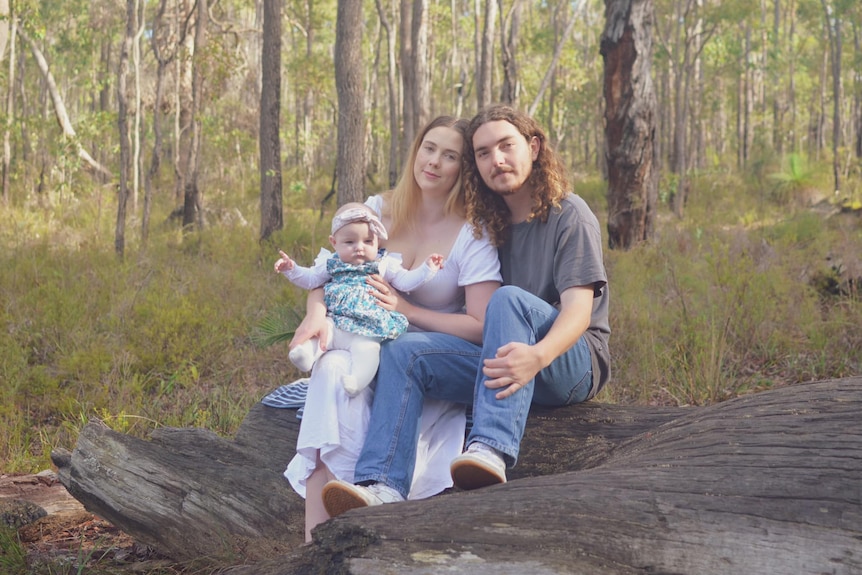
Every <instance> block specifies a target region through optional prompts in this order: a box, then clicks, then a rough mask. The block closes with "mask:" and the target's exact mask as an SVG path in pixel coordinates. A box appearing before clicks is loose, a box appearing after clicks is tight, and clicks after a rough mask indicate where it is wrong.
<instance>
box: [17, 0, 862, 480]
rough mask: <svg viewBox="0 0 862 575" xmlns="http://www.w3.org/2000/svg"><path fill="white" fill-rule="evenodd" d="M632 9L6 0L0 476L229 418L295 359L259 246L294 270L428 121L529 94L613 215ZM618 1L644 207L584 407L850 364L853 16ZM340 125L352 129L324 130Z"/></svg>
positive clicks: (283, 302)
mask: <svg viewBox="0 0 862 575" xmlns="http://www.w3.org/2000/svg"><path fill="white" fill-rule="evenodd" d="M626 3H627V2H626V1H625V0H605V1H604V2H602V1H600V0H563V1H560V2H524V1H522V0H474V1H473V2H467V1H464V0H447V1H442V0H433V1H432V0H414V1H411V0H403V1H401V2H400V3H398V2H394V1H392V0H390V1H389V2H385V1H383V0H376V1H375V2H370V1H365V2H363V1H361V0H346V1H342V2H335V1H333V0H317V1H312V0H306V1H301V0H285V1H284V2H278V1H275V0H272V1H270V0H254V1H253V0H244V1H240V0H215V1H213V0H210V1H207V0H198V1H197V2H196V3H192V2H191V1H189V0H158V1H156V0H128V1H127V2H120V1H118V0H87V1H84V0H26V1H17V0H12V1H8V0H0V12H5V13H6V14H9V15H10V16H9V17H8V18H6V19H5V20H4V23H5V24H6V26H5V30H6V35H5V41H4V38H3V37H0V43H2V45H3V47H4V50H3V54H2V55H3V59H2V67H0V94H3V98H2V100H3V104H2V105H1V106H0V107H1V108H2V114H0V116H2V118H3V121H2V126H3V148H4V150H3V158H4V161H3V166H2V207H0V242H2V244H0V245H2V250H0V270H2V272H0V326H2V329H0V434H2V436H3V437H5V438H6V441H5V442H4V443H3V444H0V462H2V464H0V465H2V470H3V471H4V472H13V471H37V470H40V469H44V468H46V467H48V466H50V459H49V455H50V452H51V450H52V449H54V448H56V447H65V448H71V447H72V446H74V443H75V439H76V437H77V433H78V431H79V429H80V428H81V427H82V426H83V425H84V424H85V423H86V422H87V421H88V420H90V419H92V418H97V419H100V420H102V421H104V422H105V423H106V424H107V425H110V426H111V427H113V428H115V429H118V430H121V431H125V432H129V433H134V434H140V435H145V434H146V433H147V432H148V431H149V430H150V429H152V428H153V427H154V426H200V427H206V428H208V429H212V430H214V431H216V432H218V433H221V434H231V433H232V432H233V431H234V430H235V429H236V427H237V426H238V424H239V423H240V421H241V420H242V418H243V417H244V415H245V414H246V412H247V410H248V408H249V407H250V406H251V405H252V404H253V403H254V402H257V401H259V399H260V398H261V397H262V395H263V394H265V393H266V392H267V391H269V390H271V389H273V388H275V387H277V386H278V385H280V384H282V383H285V382H287V381H291V380H292V379H294V378H295V377H297V376H298V375H300V374H298V373H297V372H296V371H295V369H294V368H293V367H292V366H291V365H290V362H289V361H288V360H287V357H286V344H285V343H284V342H283V341H282V342H278V343H276V344H275V345H270V344H272V343H273V340H272V337H271V336H272V333H273V332H274V331H278V330H279V329H281V328H283V327H284V326H288V327H289V326H292V325H295V324H296V323H297V322H298V320H299V318H300V317H301V315H302V313H303V310H304V298H305V294H304V293H303V292H302V291H301V290H299V289H298V288H295V287H293V286H291V285H290V284H289V282H286V281H285V280H284V279H283V278H280V277H279V276H277V275H275V274H273V272H272V262H273V261H274V260H275V259H276V257H277V251H276V250H277V248H283V249H285V250H286V251H288V252H289V253H291V254H292V255H296V257H297V258H298V259H299V260H300V261H305V262H306V263H307V262H310V261H311V259H312V258H313V256H314V254H315V253H316V251H317V249H318V248H319V247H320V245H322V244H323V243H324V242H325V238H326V235H327V229H326V228H327V225H326V222H327V221H328V216H327V214H331V212H332V210H333V209H334V207H335V205H336V203H338V202H341V201H344V199H345V198H346V194H357V195H358V196H360V197H364V196H366V195H368V194H372V193H378V192H381V191H384V190H386V189H388V188H389V187H390V186H391V184H392V183H393V181H394V178H395V177H396V175H397V174H398V173H399V171H400V169H401V162H402V159H403V158H404V155H405V146H406V145H407V144H409V142H410V141H411V139H412V136H413V133H415V130H416V126H418V125H421V124H422V123H423V122H424V121H425V120H427V119H429V118H431V117H433V116H435V115H437V114H442V113H448V114H456V115H463V116H466V117H469V116H471V115H472V114H473V113H474V112H475V111H476V110H477V109H478V108H479V107H480V106H481V105H482V104H484V103H488V102H491V101H508V102H511V103H512V104H513V105H515V106H518V107H520V108H523V109H525V110H528V111H529V112H530V113H531V114H533V115H535V116H536V117H537V118H538V120H539V121H540V122H541V123H542V124H543V125H544V126H545V127H546V128H547V130H548V133H549V136H550V140H551V143H552V145H553V146H554V147H555V148H556V149H557V150H558V151H559V152H560V153H561V154H562V155H563V157H564V158H565V160H566V163H567V165H568V166H569V167H570V169H571V176H572V180H573V183H574V187H575V191H576V192H577V193H579V194H580V195H582V196H583V197H584V198H585V199H586V200H587V201H588V203H589V204H590V205H591V207H592V208H593V209H594V210H595V211H596V213H597V214H598V215H599V218H600V220H601V221H602V222H603V224H604V223H606V222H607V215H608V214H607V212H608V204H607V182H606V174H607V165H606V157H605V153H604V149H605V132H604V115H603V114H604V106H605V102H604V98H603V62H602V57H601V55H600V53H599V48H600V38H601V36H602V31H603V27H604V25H605V9H606V7H611V6H613V5H620V4H626ZM637 3H638V4H645V5H646V7H647V8H648V10H647V13H648V14H653V10H654V21H653V22H652V23H651V25H650V26H648V29H649V33H650V35H651V38H652V55H651V58H650V62H651V71H650V74H651V77H652V83H653V86H654V91H655V96H656V114H655V122H656V123H655V142H656V146H657V156H656V158H657V160H656V166H657V169H658V186H657V203H656V205H655V212H654V218H655V219H654V223H653V226H652V229H651V233H650V235H649V237H648V238H647V239H646V240H645V241H642V242H639V243H637V244H636V245H633V246H630V247H629V249H624V250H623V249H608V250H607V251H606V264H607V267H608V273H609V277H610V282H611V284H612V285H613V288H612V289H613V292H612V293H613V303H612V312H611V323H612V330H613V336H612V344H611V345H612V354H613V362H614V363H613V370H614V381H613V383H612V384H611V385H610V386H608V387H607V389H606V390H605V391H603V392H602V394H601V396H600V397H599V400H600V401H606V402H626V403H640V404H674V405H690V404H706V403H711V402H716V401H721V400H724V399H727V398H729V397H733V396H735V395H739V394H743V393H751V392H755V391H758V390H762V389H767V388H770V387H773V386H777V385H786V384H792V383H794V382H801V381H811V380H816V379H822V378H831V377H844V376H849V375H854V374H859V373H860V367H862V363H860V362H862V357H860V356H862V351H860V350H862V307H860V299H859V282H860V280H862V261H860V258H862V224H860V216H859V212H860V207H862V203H860V202H862V174H860V172H862V5H860V3H859V2H858V1H856V0H757V1H754V2H752V1H751V0H728V1H720V0H654V2H653V1H652V0H641V1H640V2H637ZM342 11H347V12H342ZM351 11H352V12H351ZM265 16H267V18H265ZM339 17H341V18H342V20H341V21H342V22H345V21H347V22H351V23H352V24H353V25H352V26H345V27H339V26H337V21H338V19H339ZM357 31H359V33H358V34H357ZM342 34H347V37H346V38H345V37H344V36H342ZM348 57H349V59H348V60H347V61H348V65H346V66H345V60H344V58H348ZM339 58H341V60H339ZM273 69H275V70H277V72H278V74H277V75H273V74H271V73H269V74H268V73H266V72H265V70H273ZM339 74H340V75H341V81H342V84H340V85H342V86H343V85H344V84H343V82H348V83H350V82H354V84H351V85H352V86H353V89H354V90H358V93H359V94H360V96H361V98H360V100H359V101H360V103H361V110H360V113H359V114H350V115H345V114H344V113H343V110H342V111H341V113H340V109H339V102H340V97H342V96H343V94H341V93H340V92H339V89H338V88H337V84H336V76H337V75H339ZM273 82H275V86H273ZM273 90H274V92H273ZM273 93H275V94H277V95H278V99H277V102H278V103H277V105H276V106H275V108H273V105H272V102H273V100H271V99H270V100H267V94H269V95H270V96H271V95H272V94H273ZM344 117H348V118H349V119H351V120H352V121H353V122H354V123H355V126H354V127H353V129H354V130H356V131H357V132H358V133H359V134H360V135H361V139H360V145H359V146H353V147H352V148H350V149H342V148H340V146H339V138H338V129H336V128H337V127H339V126H341V124H340V123H339V122H340V121H342V120H343V118H344ZM273 122H275V123H273ZM273 128H275V129H274V130H273ZM264 133H266V134H267V137H268V138H269V139H268V140H266V141H264V138H263V134H264ZM276 138H277V139H276ZM273 142H276V143H275V144H273ZM273 154H274V157H275V158H276V164H275V165H276V168H268V167H266V164H265V162H264V161H263V158H264V157H265V156H267V155H269V156H270V157H271V156H272V155H273ZM345 166H348V167H351V168H354V169H355V168H357V166H358V167H359V170H358V172H359V173H360V174H361V178H360V179H359V180H355V179H354V180H348V176H346V175H345V174H344V173H343V172H342V173H339V169H343V168H344V167H345ZM355 173H356V170H354V171H353V172H352V173H351V174H352V175H351V176H349V177H355ZM336 176H339V177H336ZM276 192H277V193H276ZM273 198H277V201H275V203H273ZM280 218H283V220H281V221H279V219H280ZM608 247H609V248H610V246H608Z"/></svg>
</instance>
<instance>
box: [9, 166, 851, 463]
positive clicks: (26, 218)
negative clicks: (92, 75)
mask: <svg viewBox="0 0 862 575" xmlns="http://www.w3.org/2000/svg"><path fill="white" fill-rule="evenodd" d="M579 185H580V187H581V191H582V193H583V194H584V196H585V197H586V198H587V199H588V201H589V202H590V204H591V205H592V206H593V207H594V209H596V210H597V211H599V215H600V218H601V219H602V220H604V219H605V216H604V214H603V213H602V210H604V209H605V202H604V199H603V187H602V184H601V182H600V181H592V180H591V181H589V182H585V183H581V184H579ZM751 185H752V184H750V183H746V182H745V181H743V180H742V179H740V178H738V177H735V176H731V175H724V174H711V175H706V176H702V177H700V178H696V179H695V180H694V181H693V188H692V189H693V193H692V196H691V202H690V204H689V205H688V206H687V207H686V218H685V219H683V220H679V219H677V218H676V217H674V216H673V215H672V214H671V212H670V210H669V209H668V208H667V207H666V206H662V207H660V209H659V213H658V223H657V226H656V229H657V234H656V238H655V239H654V241H652V242H651V243H649V244H647V245H642V246H639V247H637V248H635V249H633V250H631V251H629V252H611V251H608V252H607V253H606V260H607V266H608V272H609V275H610V281H611V290H612V292H611V293H612V296H611V297H612V300H611V324H612V329H613V334H612V338H611V349H612V354H613V370H614V374H613V381H612V382H611V384H610V385H609V386H608V387H607V388H606V390H605V391H603V392H602V394H601V396H600V399H601V400H603V401H609V402H626V403H642V404H650V403H653V404H654V403H661V404H680V405H688V404H698V405H701V404H706V403H711V402H716V401H721V400H724V399H727V398H729V397H733V396H735V395H738V394H742V393H751V392H754V391H757V390H761V389H767V388H770V387H774V386H778V385H785V384H789V383H794V382H800V381H809V380H814V379H821V378H829V377H841V376H847V375H852V374H858V373H860V364H862V358H860V350H862V327H860V326H862V307H860V301H859V293H858V291H855V292H854V291H853V289H856V290H858V285H859V284H858V282H859V279H858V278H859V276H860V275H862V272H860V269H862V264H860V255H859V254H862V231H860V230H862V224H860V220H859V217H858V216H857V215H854V214H840V215H838V216H836V217H831V218H824V217H822V216H821V215H818V214H815V213H813V212H810V211H808V210H800V209H796V208H794V209H792V210H791V209H790V208H788V207H787V206H786V205H784V204H782V203H780V202H775V201H770V200H769V198H768V197H766V199H765V200H764V198H765V196H764V194H761V193H759V191H758V190H757V189H752V188H751ZM90 199H92V198H90ZM58 201H60V202H63V203H60V204H59V205H58V204H55V205H52V206H51V207H49V208H41V207H37V206H35V205H29V206H24V207H6V208H0V242H2V246H3V249H2V251H0V266H2V269H3V274H2V275H0V294H2V300H0V304H2V305H0V328H2V329H0V433H2V435H3V437H5V438H7V440H6V441H5V442H4V443H3V444H2V445H0V460H2V461H3V471H5V472H16V471H39V470H41V469H44V468H47V467H49V466H50V453H51V451H52V450H53V449H55V448H57V447H64V448H67V449H68V448H72V447H73V446H74V444H75V441H76V437H77V434H78V432H79V431H80V429H81V428H82V426H83V425H85V424H86V422H87V421H88V420H90V419H91V418H98V419H100V420H102V421H104V422H105V423H107V424H108V425H110V426H111V427H112V428H114V429H117V430H120V431H123V432H127V433H132V434H136V435H140V436H146V435H147V434H148V433H149V431H150V430H152V428H153V427H156V426H200V427H206V428H208V429H211V430H214V431H216V432H217V433H220V434H232V433H233V432H234V431H235V430H236V428H237V427H238V425H239V424H240V423H241V421H242V419H243V417H244V416H245V414H246V412H247V411H248V409H249V407H250V406H251V405H252V404H254V403H255V402H256V401H258V400H259V399H260V398H261V397H262V396H263V395H264V394H265V393H266V392H267V391H269V390H271V389H273V388H274V387H276V386H277V385H280V384H281V383H283V382H285V381H289V380H290V379H292V378H294V377H296V376H297V375H298V373H297V372H296V370H295V369H294V368H293V367H292V365H291V364H290V362H289V361H288V360H287V357H286V353H285V351H286V343H284V339H283V338H284V336H285V334H287V335H288V336H289V332H290V329H292V327H294V326H295V325H296V323H297V322H298V320H299V318H300V317H301V315H302V312H303V309H304V298H305V294H304V292H303V291H302V290H300V289H298V288H296V287H295V286H292V285H291V284H290V283H289V282H287V281H286V280H284V278H281V277H279V276H277V275H276V274H274V273H273V272H272V262H273V261H274V260H275V259H276V255H277V252H276V250H277V248H278V247H282V248H285V249H287V250H289V251H291V253H292V254H295V255H296V256H297V258H298V259H300V260H301V261H305V262H310V261H311V259H312V258H313V256H314V254H315V253H316V252H317V249H318V248H319V246H320V245H322V244H323V243H324V242H325V237H326V225H325V221H326V220H324V221H323V223H322V222H321V220H320V219H319V214H318V212H317V211H315V210H303V209H299V208H292V209H291V211H290V213H288V214H286V228H287V229H286V230H284V231H283V232H281V233H279V234H278V235H277V237H276V238H274V239H273V241H272V242H268V243H267V244H266V245H261V244H259V243H258V240H257V228H256V224H252V225H242V224H241V223H238V222H239V220H238V219H236V218H234V219H233V220H231V221H228V220H219V219H218V218H217V217H212V218H211V220H210V225H209V227H207V229H205V230H204V231H203V232H201V233H195V234H191V235H187V236H185V237H184V236H183V235H182V233H181V232H180V231H179V230H178V229H176V228H175V227H174V226H173V225H171V224H164V223H161V222H163V221H165V220H166V213H167V211H168V208H164V213H162V214H156V215H154V217H153V220H152V221H153V222H154V224H153V230H152V232H151V238H150V243H149V247H148V249H147V250H142V249H141V248H140V247H139V246H138V245H136V240H135V238H136V236H137V229H136V228H137V226H138V225H139V223H138V222H135V221H130V222H129V226H128V232H127V239H128V248H127V254H126V257H125V258H124V259H120V258H118V257H117V256H116V255H115V254H114V252H113V230H112V226H113V219H112V217H109V216H110V214H109V212H110V210H109V209H108V208H107V207H104V206H103V207H102V208H101V209H99V210H97V209H95V208H93V205H94V203H93V202H92V201H86V200H85V199H83V198H66V200H58ZM221 210H222V213H234V211H235V210H239V211H240V212H241V213H242V214H243V216H244V218H245V220H247V221H249V222H257V213H256V210H257V206H256V203H254V202H253V201H249V203H247V204H236V205H230V206H228V207H222V208H221ZM850 278H856V280H855V281H856V283H855V284H851V283H849V281H848V280H849V279H850ZM853 285H855V286H856V287H855V288H853V287H852V286H853ZM842 286H843V287H842ZM830 287H831V288H834V289H833V290H832V291H834V292H835V293H831V292H830V291H829V288H830ZM842 290H843V292H842ZM279 326H281V327H283V328H284V329H283V330H282V331H281V332H279ZM279 336H281V337H282V339H281V340H279Z"/></svg>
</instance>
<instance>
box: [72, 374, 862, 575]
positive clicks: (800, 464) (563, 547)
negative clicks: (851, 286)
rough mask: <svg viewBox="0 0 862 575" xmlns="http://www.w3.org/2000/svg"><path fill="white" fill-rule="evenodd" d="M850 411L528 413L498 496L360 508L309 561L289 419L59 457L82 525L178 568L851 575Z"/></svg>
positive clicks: (101, 437)
mask: <svg viewBox="0 0 862 575" xmlns="http://www.w3.org/2000/svg"><path fill="white" fill-rule="evenodd" d="M860 406H862V378H860V377H855V378H847V379H841V380H831V381H824V382H818V383H812V384H801V385H794V386H788V387H783V388H779V389H776V390H773V391H769V392H764V393H760V394H756V395H751V396H746V397H742V398H738V399H735V400H731V401H727V402H724V403H722V404H718V405H715V406H710V407H705V408H688V409H677V408H645V407H639V408H626V407H620V406H610V405H598V404H593V405H582V406H574V407H570V408H565V409H557V410H536V411H534V412H533V413H532V414H531V421H530V423H529V425H528V432H527V436H526V438H525V443H524V447H523V452H522V458H521V460H520V461H519V465H518V467H516V468H515V469H514V470H513V471H512V473H511V481H510V482H509V483H508V484H506V485H502V486H497V487H492V488H487V489H483V490H479V491H475V492H470V493H450V494H445V495H441V496H438V497H433V498H431V499H428V500H424V501H416V502H405V503H399V504H395V505H385V506H382V507H378V508H371V509H363V510H355V511H352V512H349V513H346V514H345V515H343V516H341V517H338V518H335V519H333V520H332V521H329V522H327V523H326V524H324V525H322V526H320V527H319V528H318V529H317V530H316V531H315V534H314V535H315V542H314V543H313V544H312V545H310V546H305V547H303V546H300V545H299V543H300V541H301V530H302V500H301V499H300V498H298V497H297V496H296V495H295V494H293V493H292V491H291V490H290V488H289V487H288V486H287V485H286V482H285V481H284V479H283V478H282V477H281V471H282V470H283V468H284V464H285V462H286V461H287V460H288V459H289V458H290V456H292V450H293V445H294V441H295V434H296V427H297V425H296V423H297V422H296V420H295V419H294V417H293V415H294V414H293V412H292V411H282V410H273V409H269V408H265V407H262V406H258V407H256V408H255V409H253V410H252V412H251V413H250V414H249V416H248V418H247V419H246V421H245V422H244V424H243V426H242V428H241V429H240V431H239V432H238V434H237V437H236V438H235V439H234V440H233V441H230V440H226V439H222V438H218V437H216V436H214V435H212V434H209V433H206V432H202V431H200V430H170V431H162V432H160V433H158V434H154V437H153V439H152V441H149V442H147V441H141V440H136V439H133V438H130V437H127V436H123V435H120V434H116V433H114V432H111V431H109V430H107V429H104V428H102V427H99V426H97V425H89V426H87V427H86V428H85V430H84V431H83V432H82V434H81V437H80V439H79V442H78V446H77V447H76V449H75V451H74V452H73V453H72V454H71V456H69V455H68V454H67V455H65V456H64V455H62V454H58V456H57V458H56V459H57V463H58V466H59V467H60V477H61V480H62V481H63V483H64V484H65V485H66V487H67V488H68V489H69V491H70V492H71V493H72V494H73V495H74V496H75V497H77V498H78V499H79V500H80V501H81V502H82V503H83V504H84V506H85V507H86V508H87V509H89V510H90V511H92V512H94V513H96V514H98V515H100V516H102V517H104V518H105V519H108V520H109V521H111V522H113V523H114V524H115V525H117V526H118V527H120V528H122V529H123V530H125V531H127V532H128V533H129V534H131V535H133V536H135V537H136V538H139V540H140V541H141V542H144V543H147V544H149V545H152V546H154V547H155V548H157V549H158V550H160V551H161V552H163V553H165V554H167V555H169V556H172V557H175V558H178V559H189V558H195V557H200V556H204V555H207V556H219V557H222V558H224V557H228V556H231V555H230V554H231V553H233V554H234V555H232V557H233V561H232V562H233V564H235V565H239V564H242V563H246V564H249V563H251V562H256V563H255V564H254V565H253V566H248V567H243V566H241V565H239V566H237V567H235V568H233V569H231V570H230V572H231V573H233V574H235V575H246V574H248V575H250V574H252V573H254V574H255V575H268V574H272V575H276V574H278V575H292V574H299V573H355V574H364V573H375V574H378V573H384V574H385V573H398V574H428V573H444V572H445V573H457V572H466V571H470V572H471V574H472V575H482V574H485V573H494V574H507V573H531V574H532V573H535V574H546V573H547V574H551V573H590V574H596V575H601V574H628V573H690V574H698V575H709V574H713V573H715V574H719V573H720V574H726V573H793V574H805V573H812V574H814V573H817V574H819V573H833V574H848V575H849V574H858V573H862V417H860V414H859V411H860ZM267 557H269V558H272V559H267Z"/></svg>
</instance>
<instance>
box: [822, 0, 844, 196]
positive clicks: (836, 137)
mask: <svg viewBox="0 0 862 575" xmlns="http://www.w3.org/2000/svg"><path fill="white" fill-rule="evenodd" d="M820 2H821V4H822V5H823V15H824V18H825V19H826V32H827V35H828V36H829V55H830V58H829V59H830V62H831V64H832V66H831V69H832V178H833V180H834V186H835V187H834V188H833V191H834V192H835V193H836V194H837V193H838V192H840V191H841V156H840V151H839V149H838V148H839V147H840V146H841V52H842V51H843V50H842V34H841V27H842V22H841V14H840V11H839V10H837V9H836V8H835V7H834V6H833V7H829V6H828V5H827V3H826V0H820Z"/></svg>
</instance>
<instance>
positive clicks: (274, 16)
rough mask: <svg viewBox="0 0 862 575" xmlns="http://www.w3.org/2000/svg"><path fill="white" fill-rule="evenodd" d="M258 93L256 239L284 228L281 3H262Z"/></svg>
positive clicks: (266, 0)
mask: <svg viewBox="0 0 862 575" xmlns="http://www.w3.org/2000/svg"><path fill="white" fill-rule="evenodd" d="M261 74H262V82H261V90H260V135H259V138H260V143H259V145H260V239H261V240H266V239H267V238H269V237H270V236H271V235H272V234H273V232H275V231H276V230H280V229H282V228H283V227H284V212H283V207H282V181H281V138H280V136H279V133H280V127H281V0H264V2H263V54H262V55H261Z"/></svg>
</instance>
